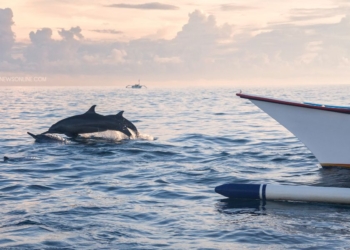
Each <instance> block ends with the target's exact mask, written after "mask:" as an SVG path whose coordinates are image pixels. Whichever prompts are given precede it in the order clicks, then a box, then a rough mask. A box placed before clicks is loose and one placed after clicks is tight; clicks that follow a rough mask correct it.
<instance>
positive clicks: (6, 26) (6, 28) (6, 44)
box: [0, 8, 15, 61]
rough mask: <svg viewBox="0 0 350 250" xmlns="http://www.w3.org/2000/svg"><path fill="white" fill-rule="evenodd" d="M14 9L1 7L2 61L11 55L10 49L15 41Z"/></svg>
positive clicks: (0, 37) (0, 38)
mask: <svg viewBox="0 0 350 250" xmlns="http://www.w3.org/2000/svg"><path fill="white" fill-rule="evenodd" d="M12 18H13V14H12V10H11V9H9V8H7V9H0V61H2V60H5V59H6V58H8V57H9V56H10V54H9V51H10V50H11V48H12V46H13V45H14V42H15V34H14V33H13V31H12V28H11V27H12V25H13V20H12Z"/></svg>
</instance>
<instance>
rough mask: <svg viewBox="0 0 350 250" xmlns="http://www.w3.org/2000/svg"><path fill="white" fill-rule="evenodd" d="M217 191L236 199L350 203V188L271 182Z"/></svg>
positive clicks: (240, 185)
mask: <svg viewBox="0 0 350 250" xmlns="http://www.w3.org/2000/svg"><path fill="white" fill-rule="evenodd" d="M215 192H217V193H219V194H221V195H223V196H226V197H229V198H234V199H262V200H290V201H307V202H327V203H343V204H350V188H335V187H315V186H312V187H310V186H287V185H270V184H224V185H221V186H218V187H216V188H215Z"/></svg>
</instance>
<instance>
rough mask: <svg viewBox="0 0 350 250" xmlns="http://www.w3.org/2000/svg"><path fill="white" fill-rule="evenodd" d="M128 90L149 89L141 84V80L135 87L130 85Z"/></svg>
mask: <svg viewBox="0 0 350 250" xmlns="http://www.w3.org/2000/svg"><path fill="white" fill-rule="evenodd" d="M126 88H128V89H130V88H132V89H141V88H146V89H147V87H146V86H145V85H141V84H140V80H139V83H136V84H134V85H128V86H126Z"/></svg>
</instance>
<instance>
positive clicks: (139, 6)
mask: <svg viewBox="0 0 350 250" xmlns="http://www.w3.org/2000/svg"><path fill="white" fill-rule="evenodd" d="M107 7H112V8H123V9H140V10H177V9H179V7H177V6H175V5H170V4H162V3H158V2H152V3H143V4H128V3H120V4H111V5H107Z"/></svg>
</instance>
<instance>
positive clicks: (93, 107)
mask: <svg viewBox="0 0 350 250" xmlns="http://www.w3.org/2000/svg"><path fill="white" fill-rule="evenodd" d="M95 108H96V105H92V106H91V108H90V109H89V110H88V111H86V113H96V112H95Z"/></svg>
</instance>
